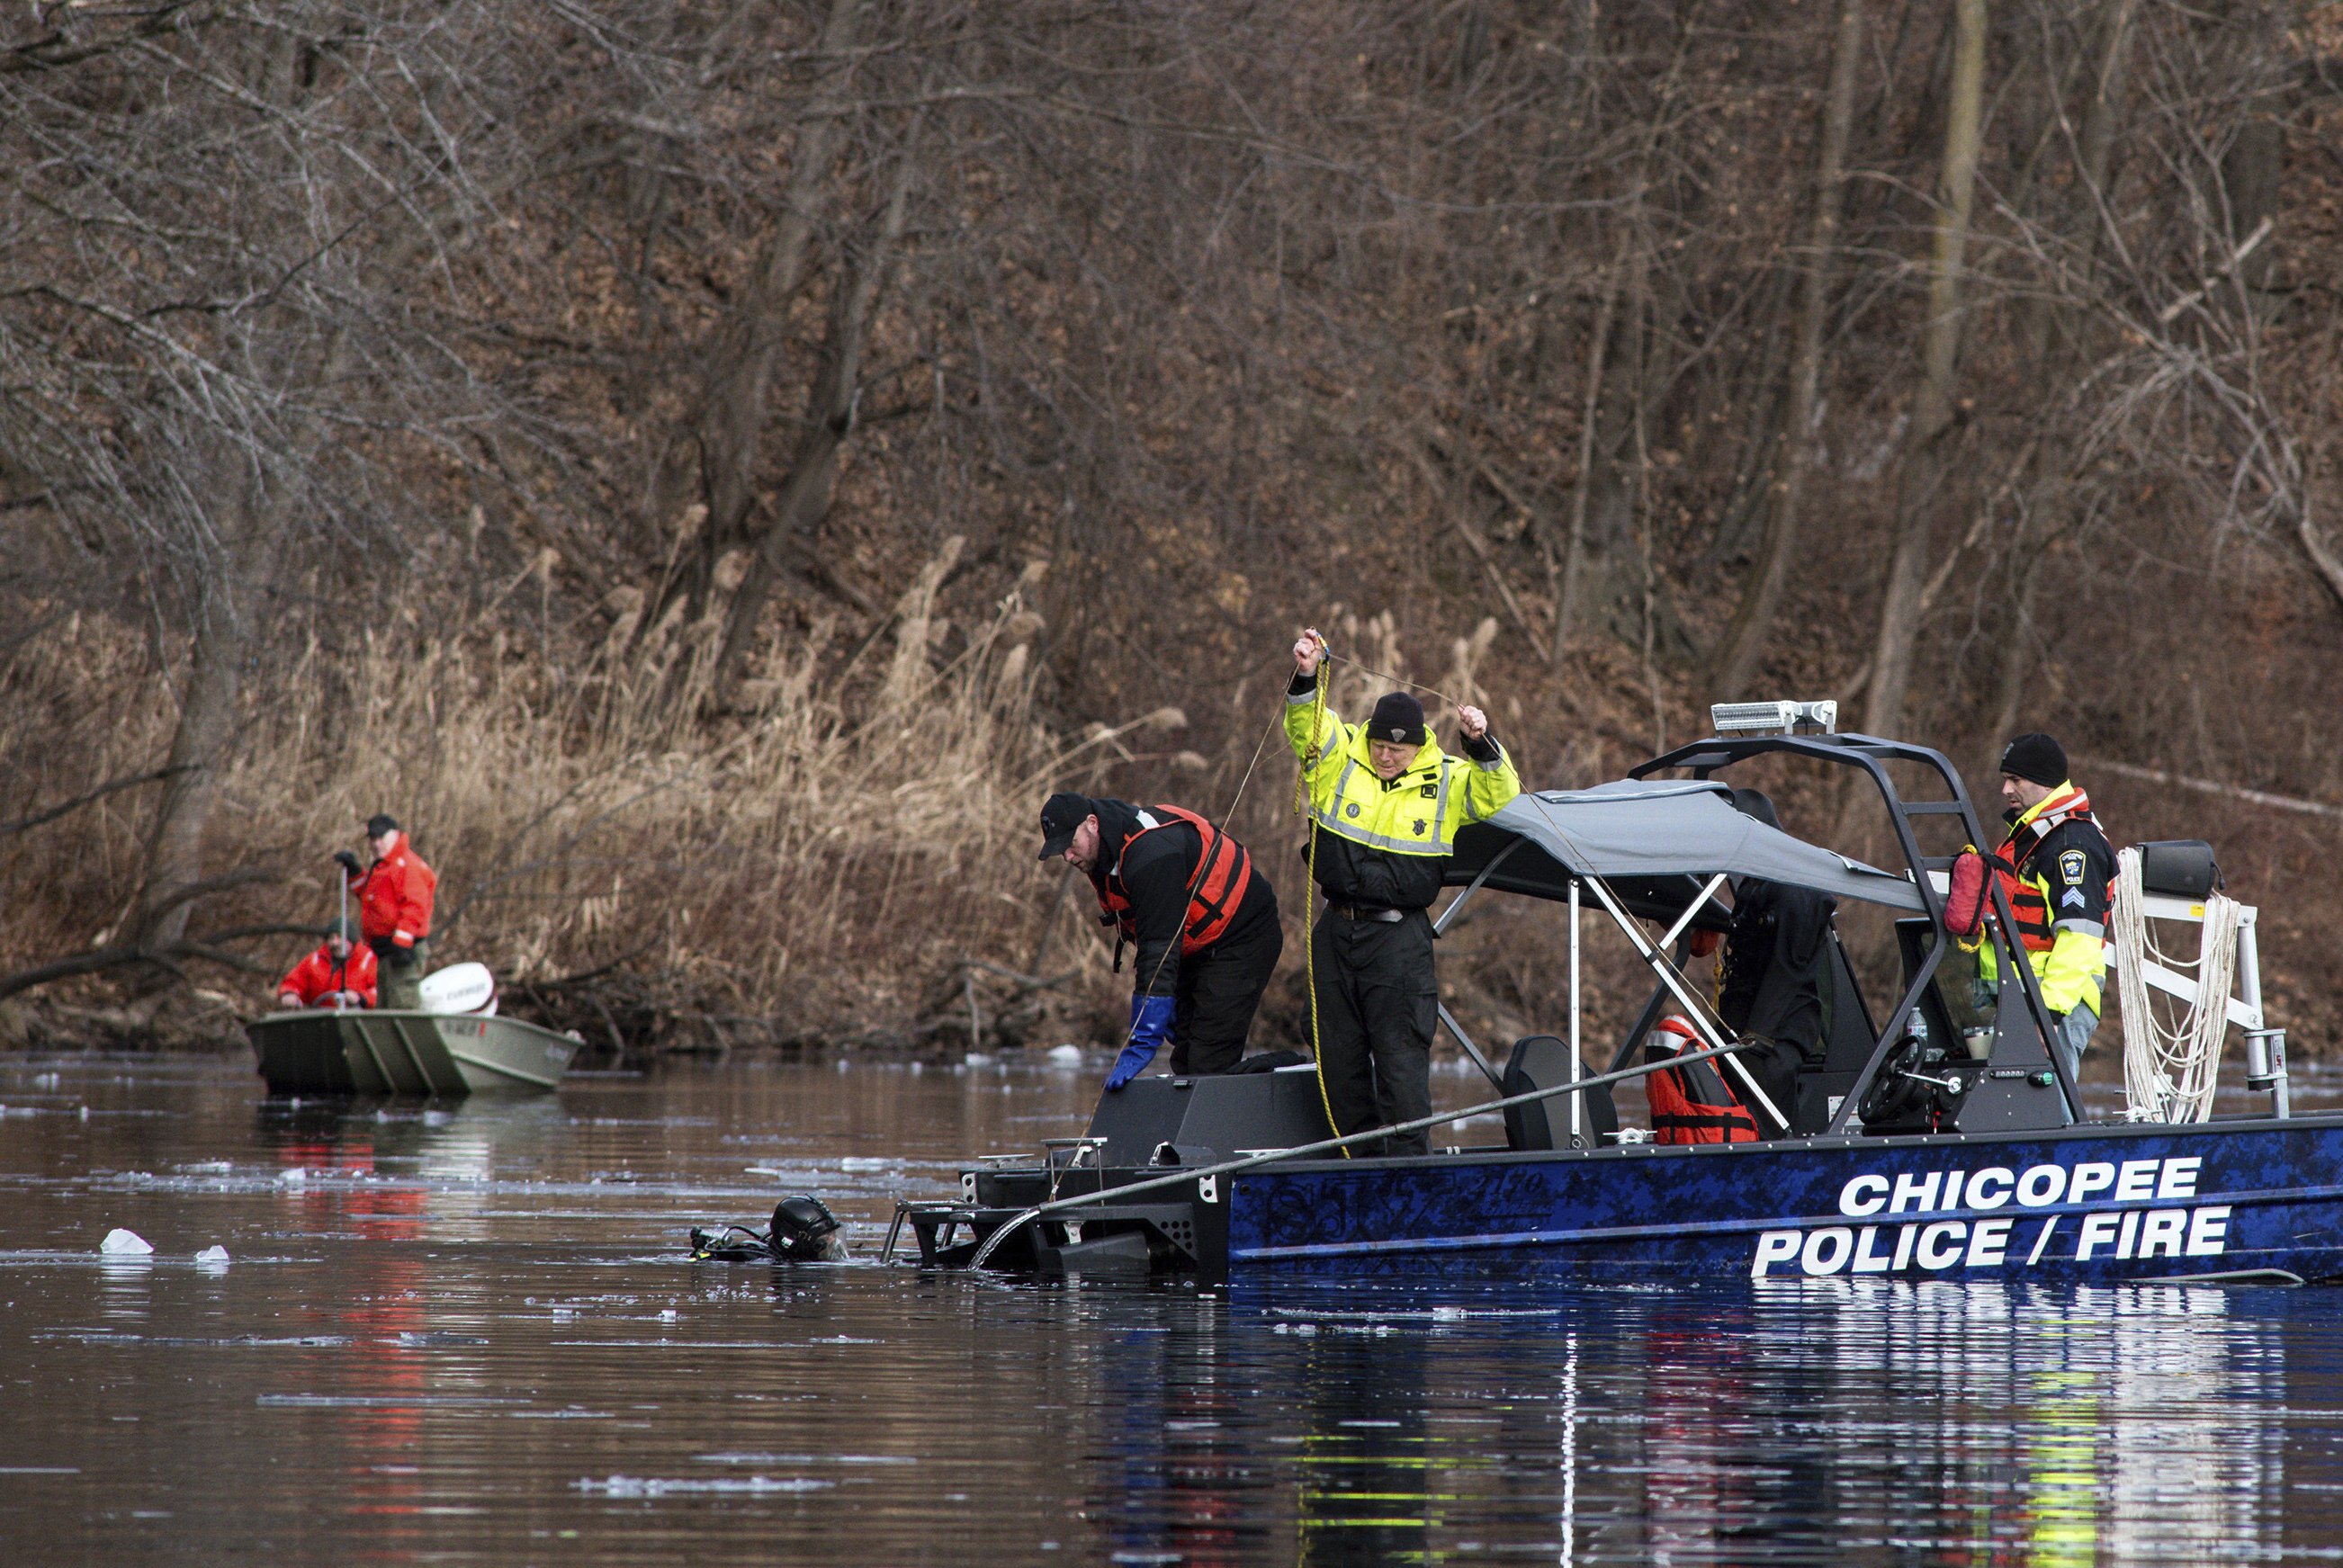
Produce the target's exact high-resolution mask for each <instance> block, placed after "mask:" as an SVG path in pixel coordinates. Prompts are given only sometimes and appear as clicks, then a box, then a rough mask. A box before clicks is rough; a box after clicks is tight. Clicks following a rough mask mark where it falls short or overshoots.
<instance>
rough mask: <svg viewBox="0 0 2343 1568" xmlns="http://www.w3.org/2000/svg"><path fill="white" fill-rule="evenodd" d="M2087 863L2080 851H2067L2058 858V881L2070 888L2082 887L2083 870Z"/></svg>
mask: <svg viewBox="0 0 2343 1568" xmlns="http://www.w3.org/2000/svg"><path fill="white" fill-rule="evenodd" d="M2088 863H2089V862H2088V861H2087V859H2086V858H2085V857H2084V854H2083V851H2082V850H2080V849H2068V850H2066V851H2065V852H2064V853H2062V854H2061V855H2059V857H2058V879H2059V880H2060V881H2062V882H2065V883H2066V885H2067V886H2068V887H2070V888H2079V887H2081V886H2082V885H2083V869H2084V868H2085V866H2087V864H2088Z"/></svg>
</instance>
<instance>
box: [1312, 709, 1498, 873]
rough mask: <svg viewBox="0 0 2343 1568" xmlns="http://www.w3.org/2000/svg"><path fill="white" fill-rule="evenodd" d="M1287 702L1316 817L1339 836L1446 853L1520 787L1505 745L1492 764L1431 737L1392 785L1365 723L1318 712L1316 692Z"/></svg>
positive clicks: (1415, 852)
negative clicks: (1378, 769)
mask: <svg viewBox="0 0 2343 1568" xmlns="http://www.w3.org/2000/svg"><path fill="white" fill-rule="evenodd" d="M1285 703H1286V707H1285V736H1286V739H1287V741H1288V743H1289V744H1291V745H1292V748H1293V754H1294V756H1295V757H1297V758H1299V759H1301V762H1302V769H1303V772H1304V774H1305V775H1306V777H1307V778H1308V780H1309V792H1310V815H1311V819H1312V821H1313V822H1315V823H1316V824H1317V826H1318V827H1319V828H1322V829H1324V830H1325V831H1326V832H1328V833H1330V834H1332V836H1334V837H1335V838H1338V839H1347V840H1348V841H1350V842H1351V843H1353V844H1358V845H1361V846H1363V847H1364V848H1366V849H1377V850H1381V851H1383V853H1385V854H1392V855H1409V856H1424V857H1433V858H1440V857H1445V856H1447V855H1449V854H1452V853H1453V852H1454V850H1455V848H1456V831H1457V829H1460V828H1462V827H1463V826H1464V825H1465V824H1466V823H1468V822H1480V821H1484V820H1486V819H1489V818H1490V817H1493V816H1494V815H1495V814H1496V813H1497V812H1498V810H1499V809H1502V808H1503V806H1504V804H1505V803H1506V802H1507V801H1509V800H1511V799H1513V797H1514V796H1516V795H1518V794H1520V793H1521V792H1522V780H1521V775H1520V774H1518V773H1516V772H1515V771H1514V770H1513V757H1512V756H1511V754H1509V753H1508V752H1507V751H1506V750H1505V749H1504V748H1503V746H1501V745H1500V746H1497V747H1496V750H1497V759H1496V760H1495V761H1494V762H1476V761H1474V760H1473V759H1471V758H1467V757H1452V756H1449V755H1448V754H1447V753H1445V752H1443V751H1442V750H1441V749H1440V746H1439V743H1438V742H1437V741H1436V740H1434V739H1432V738H1431V737H1429V736H1427V737H1426V738H1425V739H1424V742H1423V746H1422V747H1421V748H1419V749H1417V751H1416V754H1415V757H1414V759H1413V760H1412V761H1411V762H1409V763H1408V765H1407V771H1406V772H1404V773H1403V774H1401V775H1400V776H1399V777H1398V778H1397V779H1393V780H1392V781H1391V782H1390V783H1388V784H1386V783H1385V782H1384V781H1383V779H1379V778H1377V777H1376V776H1375V769H1374V764H1373V761H1372V760H1371V754H1370V753H1369V751H1368V750H1367V735H1366V729H1365V727H1364V726H1362V725H1356V724H1345V723H1343V722H1342V719H1338V718H1336V717H1335V715H1334V714H1333V713H1332V711H1331V710H1322V709H1319V708H1318V706H1317V703H1316V699H1315V695H1314V694H1295V693H1292V692H1289V693H1287V695H1286V699H1285ZM1491 744H1492V745H1496V742H1495V741H1494V739H1492V741H1491Z"/></svg>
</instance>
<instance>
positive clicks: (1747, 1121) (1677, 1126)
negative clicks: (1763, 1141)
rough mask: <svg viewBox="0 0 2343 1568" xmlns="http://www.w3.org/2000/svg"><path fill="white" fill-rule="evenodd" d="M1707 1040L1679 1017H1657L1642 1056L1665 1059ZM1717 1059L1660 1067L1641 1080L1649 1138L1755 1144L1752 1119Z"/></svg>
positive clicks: (1701, 1047) (1700, 1047)
mask: <svg viewBox="0 0 2343 1568" xmlns="http://www.w3.org/2000/svg"><path fill="white" fill-rule="evenodd" d="M1707 1044H1708V1042H1707V1041H1706V1040H1703V1039H1701V1037H1700V1031H1699V1030H1695V1029H1694V1028H1693V1026H1692V1024H1691V1023H1690V1022H1689V1021H1688V1020H1684V1019H1683V1018H1680V1017H1674V1016H1670V1017H1667V1018H1664V1019H1662V1020H1660V1021H1659V1022H1658V1023H1657V1024H1656V1025H1654V1027H1653V1030H1652V1032H1651V1033H1649V1034H1647V1035H1645V1036H1644V1060H1645V1061H1646V1062H1653V1061H1665V1060H1668V1059H1669V1058H1670V1057H1675V1056H1682V1055H1683V1054H1684V1052H1686V1051H1688V1050H1704V1049H1706V1047H1707ZM1717 1060H1718V1059H1717V1058H1715V1057H1710V1058H1707V1059H1706V1060H1701V1061H1687V1062H1685V1063H1684V1065H1683V1066H1682V1067H1665V1068H1662V1069H1661V1070H1659V1071H1657V1072H1654V1073H1652V1074H1650V1075H1648V1076H1647V1077H1645V1078H1644V1095H1645V1096H1646V1097H1647V1098H1648V1099H1649V1100H1650V1101H1651V1107H1652V1141H1653V1142H1654V1143H1755V1142H1756V1141H1758V1139H1759V1138H1760V1136H1762V1135H1761V1134H1760V1133H1759V1131H1758V1130H1757V1118H1756V1117H1755V1116H1754V1115H1752V1114H1751V1113H1750V1110H1749V1107H1748V1106H1746V1105H1745V1104H1744V1103H1742V1100H1741V1096H1740V1094H1739V1093H1738V1092H1736V1091H1735V1089H1734V1087H1733V1086H1732V1085H1731V1084H1729V1083H1727V1082H1725V1075H1724V1074H1723V1073H1721V1072H1719V1071H1717V1070H1716V1063H1717Z"/></svg>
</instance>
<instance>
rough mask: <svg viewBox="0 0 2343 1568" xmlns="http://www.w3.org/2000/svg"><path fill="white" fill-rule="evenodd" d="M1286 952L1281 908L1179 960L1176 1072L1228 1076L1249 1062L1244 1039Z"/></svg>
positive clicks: (1174, 1040) (1174, 989) (1174, 1038)
mask: <svg viewBox="0 0 2343 1568" xmlns="http://www.w3.org/2000/svg"><path fill="white" fill-rule="evenodd" d="M1284 950H1285V928H1284V927H1283V926H1282V925H1280V924H1279V923H1278V919H1277V908H1276V906H1275V905H1274V904H1272V905H1271V906H1270V908H1269V910H1268V912H1267V916H1266V918H1254V919H1250V920H1247V921H1246V922H1245V925H1244V928H1243V929H1242V930H1232V931H1231V932H1229V933H1228V934H1227V935H1226V936H1223V937H1222V939H1221V940H1219V941H1216V942H1214V943H1213V944H1212V946H1211V947H1208V948H1206V949H1205V950H1203V951H1202V952H1200V953H1198V954H1196V955H1195V956H1194V957H1192V958H1183V959H1182V960H1180V979H1179V982H1178V983H1177V984H1176V985H1174V986H1173V987H1172V997H1173V999H1174V1002H1173V1010H1172V1071H1173V1072H1175V1073H1194V1074H1199V1075H1201V1074H1205V1073H1213V1072H1226V1071H1227V1070H1229V1069H1231V1068H1232V1067H1234V1066H1235V1065H1236V1064H1237V1063H1238V1062H1240V1061H1242V1060H1244V1050H1245V1036H1246V1035H1247V1034H1249V1033H1251V1032H1252V1015H1253V1014H1254V1013H1255V1012H1257V1011H1259V1010H1260V1008H1261V993H1262V992H1263V991H1265V990H1268V989H1269V977H1270V976H1271V975H1272V974H1274V973H1275V972H1276V971H1277V958H1278V955H1279V954H1280V953H1282V952H1283V951H1284Z"/></svg>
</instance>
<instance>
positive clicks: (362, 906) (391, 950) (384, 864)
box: [334, 815, 439, 1010]
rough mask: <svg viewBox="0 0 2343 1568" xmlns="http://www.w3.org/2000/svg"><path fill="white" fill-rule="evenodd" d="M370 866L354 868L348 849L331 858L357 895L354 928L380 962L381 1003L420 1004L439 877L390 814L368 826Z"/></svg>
mask: <svg viewBox="0 0 2343 1568" xmlns="http://www.w3.org/2000/svg"><path fill="white" fill-rule="evenodd" d="M366 836H367V845H368V847H370V848H371V849H373V850H374V864H373V865H371V866H368V867H367V869H365V870H363V871H361V870H359V869H358V858H357V856H356V855H353V854H351V853H350V852H349V851H348V850H347V849H344V850H341V851H340V852H338V853H337V854H336V855H335V856H334V859H336V860H338V861H339V862H341V867H342V876H343V878H344V879H345V880H346V881H347V883H348V884H349V889H350V891H351V892H352V893H354V894H356V895H357V900H358V926H359V929H360V930H363V931H364V932H365V933H366V944H367V947H369V948H372V949H373V950H374V954H375V957H377V958H378V959H380V960H382V1005H383V1006H384V1007H386V1008H406V1009H408V1010H413V1009H417V1008H420V1007H421V1006H422V1005H423V990H422V985H423V970H424V967H425V965H426V963H427V961H428V960H429V959H430V956H431V895H432V894H433V892H434V891H436V890H437V888H438V886H439V878H438V876H437V874H436V873H435V872H434V871H433V870H432V869H431V868H430V867H428V866H427V865H425V864H424V863H423V857H422V856H420V855H418V854H417V853H416V852H415V846H414V845H413V844H411V843H409V842H408V841H407V835H406V834H405V833H403V832H401V831H399V827H398V823H397V820H395V819H392V818H390V817H388V816H381V815H378V816H376V817H374V818H371V819H368V821H367V825H366Z"/></svg>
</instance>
